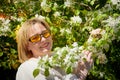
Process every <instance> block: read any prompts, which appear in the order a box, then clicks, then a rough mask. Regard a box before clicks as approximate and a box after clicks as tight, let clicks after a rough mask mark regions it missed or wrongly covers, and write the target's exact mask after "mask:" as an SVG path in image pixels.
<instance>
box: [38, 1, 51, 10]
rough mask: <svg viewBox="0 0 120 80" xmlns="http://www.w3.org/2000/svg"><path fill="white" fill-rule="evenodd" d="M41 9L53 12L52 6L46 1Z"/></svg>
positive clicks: (42, 3)
mask: <svg viewBox="0 0 120 80" xmlns="http://www.w3.org/2000/svg"><path fill="white" fill-rule="evenodd" d="M40 6H41V8H42V9H43V10H44V11H45V12H50V11H51V8H50V7H51V5H50V4H47V2H46V0H43V1H42V2H41V4H40Z"/></svg>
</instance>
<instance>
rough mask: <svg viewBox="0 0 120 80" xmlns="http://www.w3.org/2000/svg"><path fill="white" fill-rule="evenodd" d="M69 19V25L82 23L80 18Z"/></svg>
mask: <svg viewBox="0 0 120 80" xmlns="http://www.w3.org/2000/svg"><path fill="white" fill-rule="evenodd" d="M70 19H71V23H82V19H81V18H80V16H73V17H71V18H70Z"/></svg>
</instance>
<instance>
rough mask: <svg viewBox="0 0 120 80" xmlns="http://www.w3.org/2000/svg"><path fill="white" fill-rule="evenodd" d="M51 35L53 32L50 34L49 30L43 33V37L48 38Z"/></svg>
mask: <svg viewBox="0 0 120 80" xmlns="http://www.w3.org/2000/svg"><path fill="white" fill-rule="evenodd" d="M50 35H51V34H50V32H49V31H46V32H44V33H43V37H45V38H48V37H49V36H50Z"/></svg>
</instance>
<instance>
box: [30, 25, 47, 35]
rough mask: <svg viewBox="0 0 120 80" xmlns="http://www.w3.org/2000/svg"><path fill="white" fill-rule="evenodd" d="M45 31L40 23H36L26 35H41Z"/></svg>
mask: <svg viewBox="0 0 120 80" xmlns="http://www.w3.org/2000/svg"><path fill="white" fill-rule="evenodd" d="M44 30H46V28H45V26H43V25H42V24H40V23H36V24H34V25H33V26H31V27H30V28H29V30H28V35H29V36H33V35H35V34H41V33H42V31H44Z"/></svg>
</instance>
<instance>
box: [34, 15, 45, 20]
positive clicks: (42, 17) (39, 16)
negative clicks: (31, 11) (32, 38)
mask: <svg viewBox="0 0 120 80" xmlns="http://www.w3.org/2000/svg"><path fill="white" fill-rule="evenodd" d="M35 17H36V18H40V19H45V17H44V16H42V15H38V14H36V15H35Z"/></svg>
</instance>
